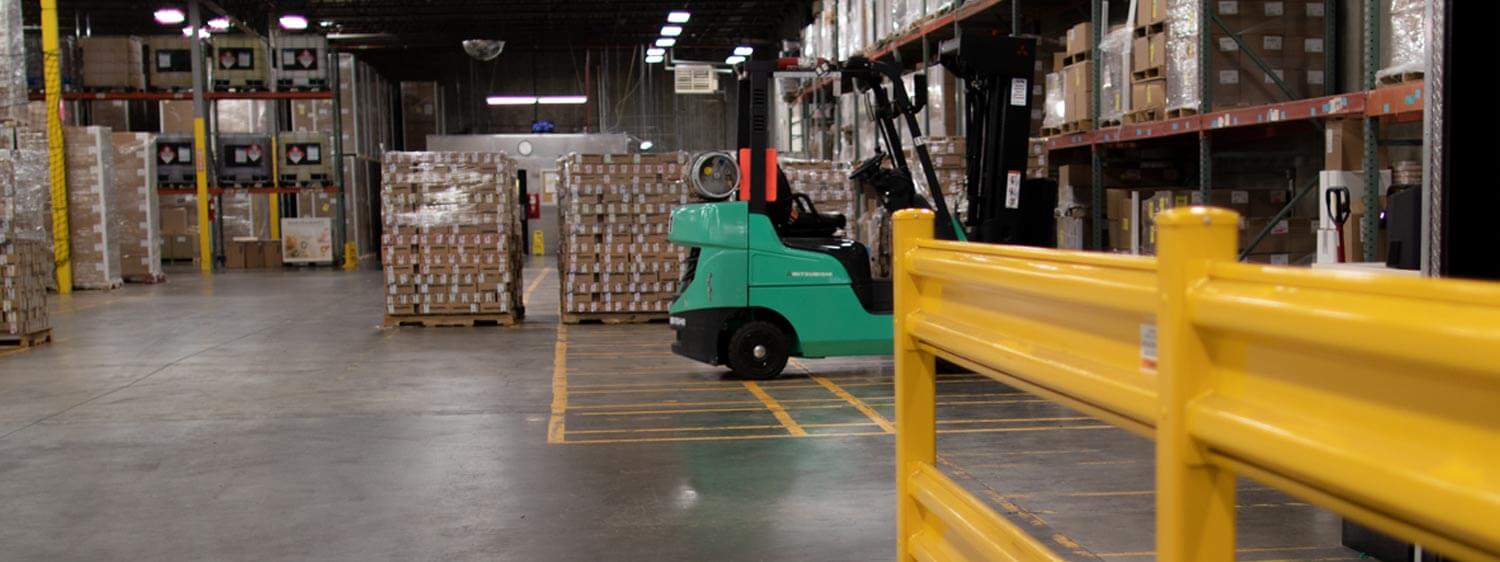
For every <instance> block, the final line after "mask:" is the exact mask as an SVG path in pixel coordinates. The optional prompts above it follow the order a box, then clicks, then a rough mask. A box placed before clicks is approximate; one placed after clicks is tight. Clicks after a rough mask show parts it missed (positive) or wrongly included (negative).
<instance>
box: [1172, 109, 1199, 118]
mask: <svg viewBox="0 0 1500 562" xmlns="http://www.w3.org/2000/svg"><path fill="white" fill-rule="evenodd" d="M1197 114H1198V110H1196V109H1193V108H1191V107H1179V108H1177V109H1168V110H1167V119H1177V118H1179V117H1192V116H1194V115H1197Z"/></svg>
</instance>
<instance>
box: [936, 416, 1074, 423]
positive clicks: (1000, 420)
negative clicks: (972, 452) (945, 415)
mask: <svg viewBox="0 0 1500 562" xmlns="http://www.w3.org/2000/svg"><path fill="white" fill-rule="evenodd" d="M1091 419H1094V418H1091V417H1088V416H1072V417H1062V418H978V419H972V420H938V421H937V423H939V424H945V423H947V424H969V423H1017V422H1057V421H1083V420H1091Z"/></svg>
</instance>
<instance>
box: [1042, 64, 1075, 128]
mask: <svg viewBox="0 0 1500 562" xmlns="http://www.w3.org/2000/svg"><path fill="white" fill-rule="evenodd" d="M1056 62H1057V65H1061V64H1062V54H1061V53H1058V56H1057V61H1056ZM1057 65H1054V67H1053V68H1054V70H1053V71H1052V72H1049V73H1047V76H1046V84H1045V85H1046V89H1045V91H1044V93H1043V95H1042V123H1041V126H1040V127H1039V128H1038V129H1037V134H1039V135H1041V136H1044V137H1050V136H1053V135H1060V134H1062V125H1063V119H1064V118H1066V117H1067V114H1068V99H1069V96H1068V82H1067V80H1065V79H1064V77H1065V76H1064V74H1063V72H1062V68H1061V67H1060V66H1057Z"/></svg>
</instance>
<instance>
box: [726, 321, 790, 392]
mask: <svg viewBox="0 0 1500 562" xmlns="http://www.w3.org/2000/svg"><path fill="white" fill-rule="evenodd" d="M787 353H788V351H787V343H786V334H784V333H782V332H781V329H780V328H777V327H776V325H775V324H771V323H770V322H759V321H757V322H750V323H748V324H745V325H743V326H740V327H739V328H738V329H736V330H735V331H734V334H733V335H731V336H729V349H728V350H727V354H726V355H728V361H727V363H729V369H730V370H731V371H734V374H736V375H739V376H740V378H744V379H750V380H757V381H761V380H770V379H774V378H776V377H779V376H781V370H782V369H785V368H786V360H787Z"/></svg>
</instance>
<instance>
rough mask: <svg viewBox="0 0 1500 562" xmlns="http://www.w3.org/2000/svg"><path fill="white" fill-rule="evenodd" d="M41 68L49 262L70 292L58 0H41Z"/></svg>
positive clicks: (63, 288)
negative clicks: (49, 210) (48, 194)
mask: <svg viewBox="0 0 1500 562" xmlns="http://www.w3.org/2000/svg"><path fill="white" fill-rule="evenodd" d="M41 12H42V13H41V15H42V72H43V79H44V80H46V82H47V83H46V84H45V85H44V87H43V88H42V90H43V92H44V99H45V100H46V101H45V102H43V103H46V104H47V171H48V175H49V177H50V178H51V181H52V186H51V195H52V262H53V264H54V270H55V272H56V275H57V292H58V294H63V295H66V294H68V293H71V292H73V255H72V251H71V246H70V245H69V232H70V231H69V227H68V167H67V165H66V163H65V162H64V161H63V132H62V116H61V115H59V114H58V111H60V110H61V109H62V107H61V106H62V69H61V67H60V66H59V64H60V59H59V58H58V57H59V54H58V44H59V40H58V36H57V0H42V11H41Z"/></svg>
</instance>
